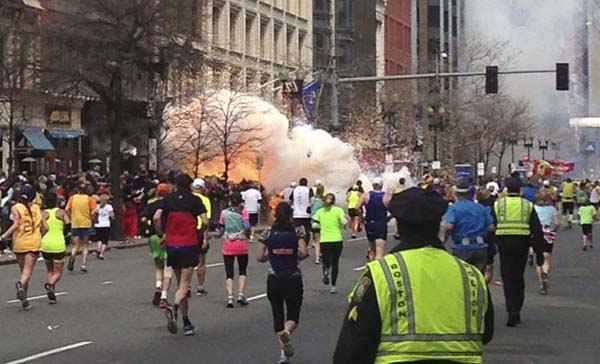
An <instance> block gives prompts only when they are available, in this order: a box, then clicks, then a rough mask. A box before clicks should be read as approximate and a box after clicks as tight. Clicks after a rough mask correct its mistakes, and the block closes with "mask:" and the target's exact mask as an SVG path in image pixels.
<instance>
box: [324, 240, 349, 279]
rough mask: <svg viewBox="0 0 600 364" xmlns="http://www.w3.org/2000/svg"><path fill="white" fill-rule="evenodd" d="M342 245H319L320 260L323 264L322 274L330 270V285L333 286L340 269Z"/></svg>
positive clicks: (340, 243)
mask: <svg viewBox="0 0 600 364" xmlns="http://www.w3.org/2000/svg"><path fill="white" fill-rule="evenodd" d="M343 248H344V245H343V244H342V242H341V241H340V242H338V243H321V259H322V263H323V274H327V273H328V272H329V269H330V268H331V285H332V286H335V283H336V282H337V277H338V271H339V268H340V256H341V255H342V250H343Z"/></svg>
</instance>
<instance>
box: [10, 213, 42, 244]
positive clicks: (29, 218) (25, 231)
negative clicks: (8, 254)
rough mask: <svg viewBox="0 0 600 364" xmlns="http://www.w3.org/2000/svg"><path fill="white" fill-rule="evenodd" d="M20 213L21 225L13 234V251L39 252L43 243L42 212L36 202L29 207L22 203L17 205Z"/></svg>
mask: <svg viewBox="0 0 600 364" xmlns="http://www.w3.org/2000/svg"><path fill="white" fill-rule="evenodd" d="M15 209H16V210H17V212H18V213H19V218H20V220H19V227H18V228H17V230H15V232H14V234H13V251H14V252H15V253H27V252H37V251H39V250H40V247H41V244H42V233H41V231H40V226H41V225H42V212H41V210H40V207H39V206H38V205H36V204H33V205H32V206H31V209H29V210H28V209H27V207H26V206H25V205H23V204H22V203H18V204H16V205H15Z"/></svg>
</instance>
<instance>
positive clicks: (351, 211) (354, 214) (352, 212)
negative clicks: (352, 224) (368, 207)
mask: <svg viewBox="0 0 600 364" xmlns="http://www.w3.org/2000/svg"><path fill="white" fill-rule="evenodd" d="M348 216H350V217H358V216H360V212H359V211H358V209H348Z"/></svg>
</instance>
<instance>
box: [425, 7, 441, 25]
mask: <svg viewBox="0 0 600 364" xmlns="http://www.w3.org/2000/svg"><path fill="white" fill-rule="evenodd" d="M427 16H428V19H427V22H428V26H429V28H439V27H440V7H439V6H435V5H432V6H430V7H429V9H428V11H427Z"/></svg>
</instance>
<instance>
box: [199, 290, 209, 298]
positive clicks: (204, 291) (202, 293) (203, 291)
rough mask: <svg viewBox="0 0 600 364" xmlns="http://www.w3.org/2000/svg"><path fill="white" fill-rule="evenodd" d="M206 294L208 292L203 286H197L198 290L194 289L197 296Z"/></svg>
mask: <svg viewBox="0 0 600 364" xmlns="http://www.w3.org/2000/svg"><path fill="white" fill-rule="evenodd" d="M207 294H208V292H207V291H206V290H205V289H204V288H198V290H197V291H196V296H198V297H203V296H206V295H207Z"/></svg>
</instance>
